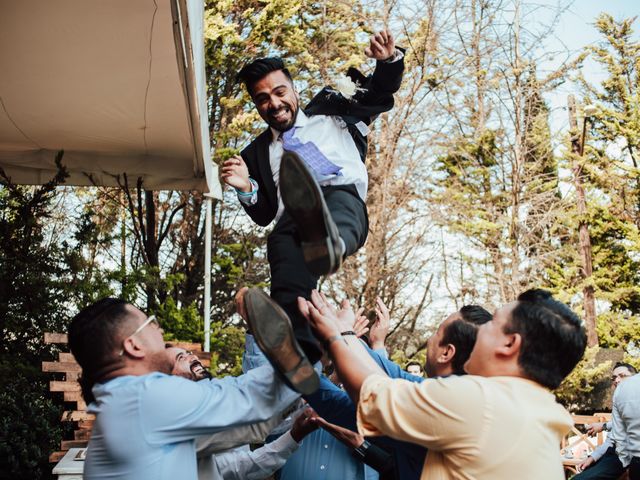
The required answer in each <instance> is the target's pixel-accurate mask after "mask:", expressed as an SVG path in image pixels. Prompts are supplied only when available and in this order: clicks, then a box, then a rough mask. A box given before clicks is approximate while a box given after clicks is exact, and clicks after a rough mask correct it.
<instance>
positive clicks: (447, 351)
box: [437, 343, 456, 363]
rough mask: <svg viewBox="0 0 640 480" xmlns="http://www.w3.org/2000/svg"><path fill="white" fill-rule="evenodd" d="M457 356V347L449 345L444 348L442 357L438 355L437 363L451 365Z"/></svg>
mask: <svg viewBox="0 0 640 480" xmlns="http://www.w3.org/2000/svg"><path fill="white" fill-rule="evenodd" d="M455 356H456V347H455V345H453V344H451V343H447V345H446V346H445V347H444V350H443V351H442V353H441V354H440V355H438V358H437V362H438V363H450V362H451V361H452V360H453V357H455Z"/></svg>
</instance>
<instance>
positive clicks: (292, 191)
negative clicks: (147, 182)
mask: <svg viewBox="0 0 640 480" xmlns="http://www.w3.org/2000/svg"><path fill="white" fill-rule="evenodd" d="M283 171H284V172H285V173H284V174H283ZM280 192H281V195H282V203H283V204H284V207H285V209H286V211H287V212H288V213H289V215H291V218H292V219H293V221H294V222H295V224H296V225H297V226H299V228H298V234H299V235H300V241H301V246H302V253H303V256H304V260H305V263H306V264H307V268H308V269H309V271H310V272H311V273H313V274H314V275H317V276H321V275H327V274H330V273H333V272H335V271H336V270H338V269H339V268H340V264H341V263H342V256H341V255H337V254H336V249H335V247H334V245H337V244H338V242H339V238H340V235H339V233H338V229H337V227H336V225H335V223H334V222H333V219H332V218H331V214H330V213H329V209H328V208H327V204H326V203H325V201H324V196H323V195H322V190H320V187H319V186H318V184H317V182H316V180H315V178H314V177H313V175H312V174H311V172H309V169H308V168H307V166H306V165H305V163H304V162H303V161H302V159H301V158H300V157H299V156H298V155H297V154H295V153H293V152H285V153H284V154H283V155H282V161H281V164H280Z"/></svg>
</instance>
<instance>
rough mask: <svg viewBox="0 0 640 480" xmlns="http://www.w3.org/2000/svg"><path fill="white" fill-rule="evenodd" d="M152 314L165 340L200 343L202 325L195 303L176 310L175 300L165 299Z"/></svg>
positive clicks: (202, 330) (202, 331)
mask: <svg viewBox="0 0 640 480" xmlns="http://www.w3.org/2000/svg"><path fill="white" fill-rule="evenodd" d="M154 313H155V315H156V316H157V317H158V318H159V319H160V325H161V326H162V329H163V330H164V339H165V340H167V341H170V340H179V341H184V342H194V343H201V342H202V338H203V335H204V324H203V319H202V315H201V314H200V312H199V311H198V306H197V305H196V303H195V302H194V303H191V304H189V305H184V306H181V307H180V308H178V306H177V305H176V302H175V300H174V299H173V298H172V297H167V299H166V300H165V301H164V303H162V304H160V305H158V307H157V309H156V310H155V312H154Z"/></svg>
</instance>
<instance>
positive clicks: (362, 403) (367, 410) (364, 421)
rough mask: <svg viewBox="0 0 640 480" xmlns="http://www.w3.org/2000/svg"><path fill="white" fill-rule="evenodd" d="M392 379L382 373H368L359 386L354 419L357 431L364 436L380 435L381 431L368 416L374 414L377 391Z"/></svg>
mask: <svg viewBox="0 0 640 480" xmlns="http://www.w3.org/2000/svg"><path fill="white" fill-rule="evenodd" d="M390 381H392V380H391V379H390V378H389V377H386V376H384V375H369V376H368V377H367V378H366V379H365V381H364V382H362V386H361V387H360V399H359V401H358V409H357V412H356V421H357V425H358V433H360V435H362V436H364V437H369V436H375V435H382V432H381V431H380V430H378V428H376V426H375V425H373V424H372V423H370V422H369V420H370V418H371V417H373V416H375V411H376V410H377V405H376V400H377V398H378V395H377V392H379V391H380V390H381V389H383V388H384V386H385V385H386V384H387V383H388V382H390Z"/></svg>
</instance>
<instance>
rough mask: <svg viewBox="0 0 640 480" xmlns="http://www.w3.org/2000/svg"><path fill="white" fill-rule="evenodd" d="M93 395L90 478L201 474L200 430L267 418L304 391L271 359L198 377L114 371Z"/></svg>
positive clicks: (147, 479) (142, 479)
mask: <svg viewBox="0 0 640 480" xmlns="http://www.w3.org/2000/svg"><path fill="white" fill-rule="evenodd" d="M93 394H94V396H95V397H96V401H95V402H94V403H92V404H91V405H90V406H89V411H90V412H92V413H95V414H96V420H95V424H94V427H93V433H92V435H91V440H90V441H89V448H88V451H87V459H86V462H85V467H84V478H85V479H86V480H91V479H102V478H109V479H131V480H134V479H136V480H157V479H159V480H162V479H172V480H173V479H177V478H179V479H186V480H196V479H197V468H196V449H195V438H196V437H198V436H201V435H206V434H211V433H215V432H218V431H222V430H225V429H227V428H230V427H233V426H240V425H246V424H249V423H254V422H260V421H264V420H267V419H269V418H270V417H272V416H273V415H275V414H276V413H277V412H280V411H282V410H284V409H286V408H287V407H288V406H289V405H290V404H291V403H293V402H294V401H295V400H296V399H297V398H298V397H299V395H298V394H297V393H295V392H293V391H292V390H290V389H289V388H288V387H286V386H285V385H284V383H283V382H282V381H281V380H280V379H279V378H277V376H276V375H275V372H274V371H273V368H272V367H271V366H270V365H267V366H263V367H260V368H256V369H255V370H252V371H251V372H250V373H248V374H246V375H241V376H240V377H226V378H223V379H213V380H207V381H201V382H192V381H189V380H186V379H184V378H179V377H174V376H170V375H165V374H162V373H151V374H148V375H142V376H124V377H117V378H114V379H113V380H110V381H108V382H106V383H102V384H96V385H95V386H94V387H93Z"/></svg>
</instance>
